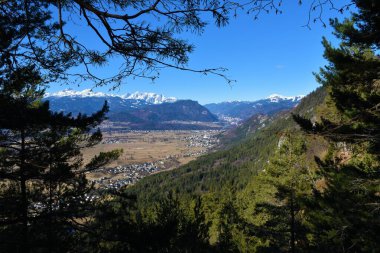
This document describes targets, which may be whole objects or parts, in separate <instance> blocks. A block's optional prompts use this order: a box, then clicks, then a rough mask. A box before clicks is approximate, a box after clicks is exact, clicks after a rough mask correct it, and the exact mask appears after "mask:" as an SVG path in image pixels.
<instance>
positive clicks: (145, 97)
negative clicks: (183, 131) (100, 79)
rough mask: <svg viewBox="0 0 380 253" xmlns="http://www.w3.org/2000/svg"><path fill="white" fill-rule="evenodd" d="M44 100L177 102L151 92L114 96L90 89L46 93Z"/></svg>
mask: <svg viewBox="0 0 380 253" xmlns="http://www.w3.org/2000/svg"><path fill="white" fill-rule="evenodd" d="M45 97H46V98H51V97H55V98H58V97H79V98H90V97H97V98H102V97H103V98H110V97H118V98H121V99H128V100H142V101H145V102H146V103H148V104H162V103H172V102H175V101H177V98H175V97H165V96H164V95H162V94H156V93H152V92H138V91H137V92H135V93H132V94H130V93H127V94H124V95H115V94H108V93H103V92H94V91H92V90H91V89H85V90H82V91H76V90H72V89H65V90H62V91H58V92H54V93H46V96H45Z"/></svg>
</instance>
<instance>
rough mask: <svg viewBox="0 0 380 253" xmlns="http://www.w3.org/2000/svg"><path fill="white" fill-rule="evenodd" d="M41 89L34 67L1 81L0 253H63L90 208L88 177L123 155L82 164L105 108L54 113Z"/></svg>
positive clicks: (96, 139)
mask: <svg viewBox="0 0 380 253" xmlns="http://www.w3.org/2000/svg"><path fill="white" fill-rule="evenodd" d="M41 83H43V78H42V77H41V75H40V73H39V72H38V71H37V70H35V69H34V67H30V66H28V67H23V68H20V69H9V75H7V78H6V79H1V81H0V129H1V130H0V183H1V186H2V187H1V190H0V206H1V210H0V211H1V212H0V236H1V240H0V249H1V251H2V252H12V251H16V252H31V251H32V252H36V251H39V252H40V251H41V252H45V251H47V252H66V251H67V250H68V248H69V247H70V243H69V241H68V238H69V237H72V236H73V235H74V234H75V228H76V226H75V224H77V223H78V220H80V219H81V218H83V217H86V216H88V213H86V212H85V210H86V209H87V208H88V207H89V206H90V204H91V203H89V201H88V198H86V197H87V196H88V194H90V193H91V187H90V186H89V184H88V183H87V181H86V178H85V174H84V172H85V171H88V170H92V169H96V168H99V167H100V166H103V165H105V164H106V163H107V162H109V161H110V160H112V159H115V158H116V157H118V155H119V154H120V151H119V150H115V151H111V152H109V153H100V154H99V155H97V156H95V157H94V158H93V159H92V160H91V161H90V162H89V163H88V164H86V165H83V160H82V156H81V150H82V149H83V148H86V147H91V146H94V145H96V144H97V143H99V142H100V141H101V137H102V136H101V133H100V131H93V127H95V126H96V125H97V124H99V123H100V122H101V121H102V120H103V119H104V117H105V113H106V112H107V110H108V107H107V104H105V105H104V106H103V108H102V110H100V111H99V112H97V113H95V114H93V115H91V116H86V115H78V116H76V117H73V116H71V115H70V114H68V115H65V114H63V113H54V112H51V111H50V110H49V103H48V102H46V101H45V102H43V101H42V97H43V94H44V90H43V89H42V86H41Z"/></svg>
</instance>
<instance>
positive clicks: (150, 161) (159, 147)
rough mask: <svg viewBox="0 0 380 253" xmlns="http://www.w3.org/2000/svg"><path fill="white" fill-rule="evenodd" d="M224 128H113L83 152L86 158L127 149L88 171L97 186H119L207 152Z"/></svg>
mask: <svg viewBox="0 0 380 253" xmlns="http://www.w3.org/2000/svg"><path fill="white" fill-rule="evenodd" d="M220 133H221V131H220V130H163V131H160V130H151V131H112V132H110V131H109V132H107V131H105V132H104V133H103V141H102V142H101V143H100V144H98V145H97V146H95V147H93V148H90V149H86V150H85V151H84V152H83V159H84V162H85V163H87V162H89V161H90V159H91V157H93V156H94V155H95V154H98V153H99V152H107V151H111V150H114V149H123V154H122V155H121V156H120V157H119V159H118V160H116V161H114V162H112V163H111V164H108V165H107V166H106V167H104V168H100V169H97V170H95V171H91V172H89V173H87V174H86V177H87V179H88V180H89V181H91V182H94V183H95V186H96V187H97V188H103V189H118V188H120V187H123V186H126V185H131V184H134V183H136V182H137V181H139V180H140V179H142V178H143V177H146V176H148V175H151V174H154V173H159V172H161V171H166V170H171V169H174V168H177V167H179V166H181V165H184V164H186V163H188V162H190V161H192V160H194V159H195V158H197V157H199V156H201V155H204V154H207V153H208V152H209V151H211V150H212V149H213V148H214V147H215V146H216V145H217V144H218V143H219V140H218V137H217V136H218V135H219V134H220Z"/></svg>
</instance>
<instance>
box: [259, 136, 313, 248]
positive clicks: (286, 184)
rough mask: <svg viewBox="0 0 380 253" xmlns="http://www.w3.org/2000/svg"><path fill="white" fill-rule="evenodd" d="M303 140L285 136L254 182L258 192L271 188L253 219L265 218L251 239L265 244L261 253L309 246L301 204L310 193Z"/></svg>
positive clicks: (311, 180)
mask: <svg viewBox="0 0 380 253" xmlns="http://www.w3.org/2000/svg"><path fill="white" fill-rule="evenodd" d="M305 152H306V144H305V141H304V140H303V138H302V136H297V135H296V134H290V133H288V132H287V133H285V134H283V135H282V137H281V138H280V141H279V144H278V150H277V151H276V154H275V155H274V157H272V158H271V159H270V160H269V161H268V164H267V165H266V166H265V168H264V170H263V171H262V172H260V173H259V175H258V176H257V177H256V178H255V182H256V184H257V187H258V188H259V189H263V188H264V187H267V188H270V187H272V188H273V191H269V192H271V193H270V196H268V197H267V198H266V199H265V200H264V201H261V202H258V203H257V204H256V211H255V214H254V215H258V214H261V216H263V217H266V218H265V222H263V223H262V225H256V226H253V227H252V228H251V230H252V235H253V236H255V237H258V238H261V239H262V241H267V244H266V246H262V247H260V248H261V251H263V252H272V251H281V252H300V251H303V250H305V248H306V247H307V245H308V239H307V236H306V235H307V230H308V228H307V222H306V219H305V217H304V215H303V210H304V202H305V201H306V200H307V199H309V198H310V196H311V193H312V182H313V173H312V171H311V169H310V166H309V165H308V163H307V162H306V158H305Z"/></svg>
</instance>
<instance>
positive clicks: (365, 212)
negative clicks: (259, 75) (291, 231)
mask: <svg viewBox="0 0 380 253" xmlns="http://www.w3.org/2000/svg"><path fill="white" fill-rule="evenodd" d="M354 2H355V4H356V6H357V8H358V11H357V13H354V14H353V16H352V18H350V19H346V20H344V21H343V22H339V21H337V20H332V21H331V25H332V26H333V27H334V29H335V35H336V36H337V37H338V38H339V39H341V44H340V46H339V47H337V48H336V47H333V46H332V45H331V44H330V43H329V42H327V40H326V39H323V45H324V47H325V54H324V56H325V58H326V59H327V60H328V61H329V64H328V65H327V66H325V67H324V68H322V69H321V71H320V73H319V74H318V75H317V80H318V81H319V82H320V83H321V84H322V85H323V86H324V87H326V89H327V90H328V92H329V96H328V98H327V104H328V105H329V109H328V111H327V112H325V113H324V115H322V117H321V118H320V120H318V121H315V122H311V121H310V120H307V119H304V118H302V117H299V116H294V118H295V120H296V121H297V122H298V123H299V125H301V127H302V128H303V129H304V130H305V131H306V132H308V133H311V134H317V135H321V136H324V137H326V139H328V140H329V141H330V143H331V148H330V150H329V154H328V155H327V157H325V158H324V159H320V158H318V159H317V162H318V164H319V168H320V170H319V173H320V176H321V182H324V184H325V186H324V187H322V189H316V191H315V201H314V203H310V207H309V208H308V215H309V216H310V220H311V221H312V222H313V223H314V226H315V231H314V232H315V233H314V237H315V238H316V244H315V245H314V246H315V250H316V251H321V250H329V251H334V252H376V251H379V250H380V243H379V242H378V238H377V237H378V232H377V231H379V230H380V218H379V217H380V213H379V210H380V208H379V207H380V197H379V196H380V195H379V192H380V188H379V186H380V152H379V150H380V56H379V54H378V52H379V51H378V50H379V48H380V40H379V38H380V18H379V13H380V3H379V1H375V0H355V1H354Z"/></svg>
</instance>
